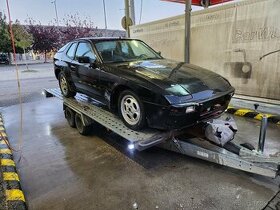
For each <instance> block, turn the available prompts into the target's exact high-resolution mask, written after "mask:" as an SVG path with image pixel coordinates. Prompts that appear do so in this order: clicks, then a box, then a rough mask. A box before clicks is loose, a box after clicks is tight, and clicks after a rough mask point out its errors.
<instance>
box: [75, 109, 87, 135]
mask: <svg viewBox="0 0 280 210" xmlns="http://www.w3.org/2000/svg"><path fill="white" fill-rule="evenodd" d="M75 124H76V128H77V130H78V132H79V133H80V134H81V135H83V136H86V135H88V134H89V131H90V125H87V126H85V125H84V123H83V121H82V117H81V115H80V114H78V113H76V114H75Z"/></svg>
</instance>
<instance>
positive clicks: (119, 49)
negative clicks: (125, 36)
mask: <svg viewBox="0 0 280 210" xmlns="http://www.w3.org/2000/svg"><path fill="white" fill-rule="evenodd" d="M95 46H96V49H97V51H98V53H99V55H100V56H101V58H102V60H103V62H104V63H117V62H129V61H138V60H150V59H161V58H162V57H161V56H160V55H158V54H157V53H156V52H155V51H154V50H153V49H151V48H150V47H149V46H147V45H146V44H145V43H144V42H141V41H138V40H113V41H100V42H98V43H96V44H95Z"/></svg>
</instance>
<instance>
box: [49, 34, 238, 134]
mask: <svg viewBox="0 0 280 210" xmlns="http://www.w3.org/2000/svg"><path fill="white" fill-rule="evenodd" d="M106 40H110V41H112V40H120V39H119V38H100V39H96V38H84V39H79V40H75V41H74V42H84V41H87V42H90V43H91V45H92V50H93V52H94V53H95V54H96V61H94V66H92V65H91V64H89V63H79V62H78V61H77V59H69V57H67V56H66V52H67V50H68V49H69V47H70V46H71V44H69V46H68V48H66V49H65V50H64V51H63V52H58V53H57V54H56V55H55V57H54V66H55V72H56V75H57V72H59V71H64V72H65V74H66V75H67V78H68V80H69V81H70V82H71V84H72V88H73V89H75V90H76V91H78V92H81V93H85V94H87V95H89V96H91V97H94V98H95V99H97V100H99V101H100V102H102V103H103V104H106V105H108V107H109V108H110V109H112V110H114V109H115V108H116V106H117V101H118V94H119V92H120V91H121V90H124V89H130V90H132V91H133V92H135V94H137V95H138V96H139V98H140V99H141V101H142V102H143V104H144V107H145V110H146V113H147V122H148V125H149V126H150V127H154V128H159V129H175V128H180V127H184V126H190V125H193V124H195V123H197V122H199V121H202V120H205V119H209V118H213V117H216V116H219V115H220V114H222V113H223V112H224V111H225V109H226V108H227V105H228V103H229V101H230V99H231V97H232V95H233V93H234V88H233V87H232V86H231V85H230V83H229V82H228V81H227V80H226V79H225V78H223V77H221V76H220V75H218V74H216V73H214V72H212V71H209V70H207V69H204V68H201V67H198V66H195V65H191V64H186V63H183V62H176V61H172V60H168V59H164V58H162V57H160V58H158V59H150V60H137V61H131V62H116V63H105V62H103V61H102V57H101V56H100V55H99V53H98V52H97V49H96V48H95V43H97V42H99V41H106ZM124 40H130V39H124ZM188 106H194V107H195V111H193V112H192V113H186V107H188Z"/></svg>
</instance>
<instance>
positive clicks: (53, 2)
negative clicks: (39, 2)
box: [51, 0, 59, 25]
mask: <svg viewBox="0 0 280 210" xmlns="http://www.w3.org/2000/svg"><path fill="white" fill-rule="evenodd" d="M51 3H52V4H54V9H55V16H56V24H57V25H59V24H58V15H57V8H56V0H54V1H52V2H51Z"/></svg>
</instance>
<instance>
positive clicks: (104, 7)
mask: <svg viewBox="0 0 280 210" xmlns="http://www.w3.org/2000/svg"><path fill="white" fill-rule="evenodd" d="M103 11H104V21H105V36H107V15H106V4H105V0H103Z"/></svg>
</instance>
